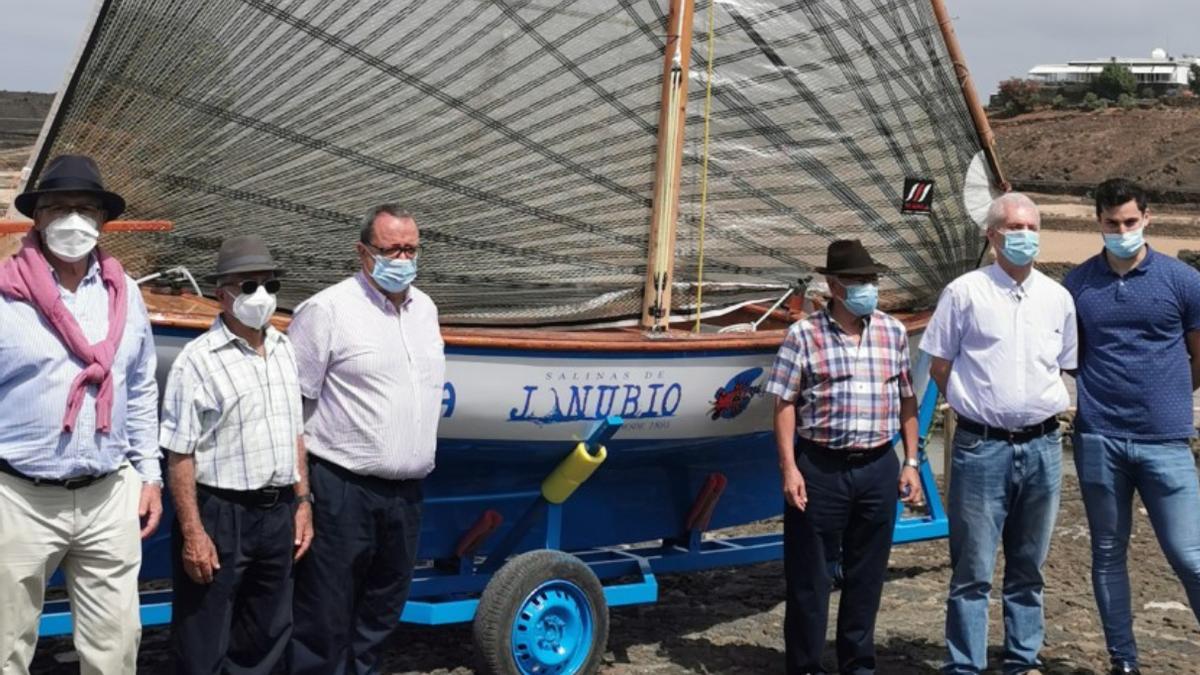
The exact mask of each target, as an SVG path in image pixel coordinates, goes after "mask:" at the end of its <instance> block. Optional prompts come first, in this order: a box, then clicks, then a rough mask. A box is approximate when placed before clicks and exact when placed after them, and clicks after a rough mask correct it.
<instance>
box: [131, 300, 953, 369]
mask: <svg viewBox="0 0 1200 675" xmlns="http://www.w3.org/2000/svg"><path fill="white" fill-rule="evenodd" d="M142 294H143V296H144V297H145V299H146V307H147V309H148V310H149V312H150V320H151V322H152V323H153V324H154V325H155V326H160V327H165V328H176V329H183V330H196V331H202V330H205V329H207V328H208V327H209V326H210V325H211V324H212V321H213V319H214V318H215V317H216V315H217V312H218V305H217V303H216V301H214V300H210V299H208V298H198V297H196V296H194V295H191V294H182V295H164V294H160V293H155V292H151V291H150V290H148V289H143V291H142ZM931 314H932V313H931V312H929V311H924V312H912V313H899V312H897V313H895V314H893V316H895V317H896V318H898V319H900V320H901V321H903V322H904V324H905V325H906V326H907V327H908V329H909V332H915V331H920V330H922V329H924V328H925V326H926V324H928V323H929V317H930V315H931ZM289 322H290V320H289V318H288V317H285V316H276V318H275V319H273V320H272V323H273V324H274V325H275V327H276V328H279V329H280V330H287V326H288V323H289ZM684 323H686V322H681V324H680V325H681V326H682V325H683V324H684ZM786 333H787V330H786V329H782V328H780V329H772V330H763V331H759V332H757V333H699V334H698V333H693V332H692V331H690V330H686V329H683V328H680V329H672V330H671V331H669V332H666V333H662V334H660V335H658V336H655V337H647V336H646V335H644V334H643V333H641V332H640V331H638V332H636V333H635V332H631V331H627V330H622V329H614V330H582V331H564V330H538V329H533V328H459V327H455V326H443V327H442V337H443V338H444V339H445V341H446V345H447V346H449V347H462V348H475V349H495V350H498V351H500V350H510V351H552V352H553V351H560V352H617V353H630V354H641V353H669V352H676V353H678V352H685V353H686V352H700V351H744V350H762V351H770V350H774V349H777V348H778V347H779V345H780V343H781V342H783V337H784V335H785V334H786Z"/></svg>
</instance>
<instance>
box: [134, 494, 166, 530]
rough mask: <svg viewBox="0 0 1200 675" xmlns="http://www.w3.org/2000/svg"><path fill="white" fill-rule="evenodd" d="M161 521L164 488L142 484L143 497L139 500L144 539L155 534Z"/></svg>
mask: <svg viewBox="0 0 1200 675" xmlns="http://www.w3.org/2000/svg"><path fill="white" fill-rule="evenodd" d="M161 519H162V486H161V485H159V484H158V483H142V496H141V498H139V499H138V520H139V521H140V522H141V524H142V539H147V538H149V537H150V535H152V534H154V531H155V530H157V529H158V521H159V520H161Z"/></svg>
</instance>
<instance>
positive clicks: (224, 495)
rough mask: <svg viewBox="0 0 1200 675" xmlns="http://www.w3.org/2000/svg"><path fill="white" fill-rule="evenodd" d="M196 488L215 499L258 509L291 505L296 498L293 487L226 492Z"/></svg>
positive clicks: (209, 486)
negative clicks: (285, 504) (218, 498)
mask: <svg viewBox="0 0 1200 675" xmlns="http://www.w3.org/2000/svg"><path fill="white" fill-rule="evenodd" d="M196 488H197V489H198V490H200V491H201V492H207V493H208V494H210V495H212V496H214V497H220V498H221V499H224V500H226V501H230V502H233V503H235V504H241V505H242V506H249V507H251V508H258V509H269V508H271V507H272V506H275V505H276V504H281V503H288V504H290V503H291V502H292V501H294V499H295V496H296V493H295V490H294V489H293V488H292V486H291V485H285V486H283V487H265V488H259V489H257V490H226V489H225V488H218V487H213V486H211V485H204V484H202V483H197V484H196Z"/></svg>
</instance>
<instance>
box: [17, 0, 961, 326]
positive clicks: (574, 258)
mask: <svg viewBox="0 0 1200 675" xmlns="http://www.w3.org/2000/svg"><path fill="white" fill-rule="evenodd" d="M716 10H717V15H716V26H717V27H716V31H715V43H714V44H715V49H716V55H717V56H716V61H715V79H714V87H713V104H712V111H713V112H712V143H711V156H710V163H709V194H708V204H709V213H708V220H707V225H706V232H705V234H706V253H705V257H704V278H705V289H704V295H703V298H704V305H705V309H706V310H715V309H719V308H721V307H727V306H731V305H734V304H736V303H739V302H744V301H747V300H751V299H758V298H770V297H773V296H775V295H777V294H778V289H781V288H783V287H785V286H786V284H788V283H789V282H791V281H793V280H794V279H795V278H797V277H798V276H801V275H803V274H805V273H806V271H807V270H809V269H810V268H811V266H813V265H819V264H820V263H821V261H822V258H823V255H824V250H825V247H826V245H827V244H828V242H829V241H830V240H832V239H835V238H839V237H858V238H861V239H863V240H864V241H865V242H866V243H867V244H868V246H869V247H870V248H871V250H872V252H873V254H874V255H875V256H876V257H877V258H879V259H881V260H882V261H883V262H885V263H886V264H888V265H890V266H891V267H892V269H893V270H894V271H895V273H894V274H893V275H892V276H890V277H889V278H887V279H886V280H885V289H886V290H887V291H889V292H888V293H886V294H885V295H886V297H887V298H888V299H889V302H890V303H891V305H893V306H896V305H907V306H912V305H919V304H923V303H928V302H930V301H931V300H932V299H933V298H934V296H935V294H936V293H937V291H938V290H939V289H940V288H941V287H942V286H943V285H944V284H945V282H946V281H948V280H949V279H951V278H953V277H954V276H956V275H957V274H959V273H961V272H963V271H964V270H966V269H968V268H969V267H970V266H972V265H973V264H974V257H975V255H977V253H978V250H979V247H980V244H981V241H980V238H979V234H978V231H977V230H976V228H975V226H974V225H973V224H972V223H971V222H970V220H969V218H968V217H967V216H966V214H965V213H964V210H963V207H962V205H961V200H960V199H959V193H960V190H961V187H962V178H963V175H964V173H965V171H966V167H967V165H968V163H969V162H970V160H971V158H972V157H973V156H974V155H975V153H976V152H977V151H978V149H979V147H978V141H977V139H976V135H975V132H974V130H973V127H972V126H971V123H970V119H969V116H968V111H967V109H966V106H965V104H964V102H963V100H962V97H961V94H960V91H959V89H958V84H957V82H956V80H955V77H954V72H953V69H952V67H951V65H950V63H949V59H948V57H947V55H946V50H945V46H944V44H943V42H942V38H941V34H940V32H939V30H938V27H937V24H936V23H935V21H934V18H933V14H932V10H931V9H930V7H929V5H928V2H927V0H855V1H848V2H843V1H833V0H828V1H821V0H804V1H801V2H794V3H788V4H778V3H764V2H743V1H736V2H734V1H719V2H718V3H717V7H716ZM707 11H708V5H707V3H706V2H700V3H698V6H697V7H696V11H695V19H696V28H695V37H694V42H693V54H692V74H691V79H690V93H689V99H690V102H689V106H688V123H689V128H688V141H687V148H686V157H685V160H684V163H685V166H684V173H683V183H684V184H683V198H682V204H681V214H680V226H679V239H678V249H677V276H676V282H677V286H676V289H677V290H676V302H675V306H674V308H673V310H674V311H673V313H675V314H686V313H688V312H690V311H692V310H693V309H694V305H695V293H694V290H695V287H694V283H693V282H694V280H695V278H696V273H697V266H698V255H697V241H698V221H699V218H698V216H699V212H698V207H699V199H700V195H699V192H700V191H699V176H700V171H699V167H700V162H701V156H702V146H701V140H702V137H701V133H702V128H703V117H702V114H703V107H704V106H703V104H704V84H705V79H706V76H705V66H706V50H707ZM666 13H667V3H666V2H665V0H653V1H647V0H612V1H608V0H587V1H583V0H561V1H558V2H551V1H543V0H538V1H518V0H510V1H502V0H497V1H494V2H487V1H483V0H466V1H458V2H444V1H437V2H435V1H422V0H411V1H399V0H204V2H196V1H194V0H174V1H172V0H108V1H106V2H104V3H102V5H101V6H100V10H99V12H98V16H97V21H96V24H95V27H94V29H93V31H92V34H91V37H90V39H89V44H88V46H87V47H86V48H85V49H84V51H83V53H82V56H81V59H80V62H79V64H78V65H77V67H76V69H75V74H74V77H73V79H72V83H71V85H70V86H69V87H68V88H67V91H66V93H65V94H64V96H63V97H62V98H61V100H60V108H59V110H58V113H57V116H56V117H55V119H54V120H53V121H52V123H51V125H50V126H49V128H48V134H47V137H46V141H45V143H44V145H43V147H41V149H40V151H39V153H38V158H37V163H36V164H35V167H34V172H35V175H34V176H33V178H32V179H35V178H36V171H37V170H39V169H40V167H41V166H42V165H43V164H44V162H45V160H46V159H47V158H48V157H51V156H53V155H56V154H60V153H65V152H79V153H86V154H91V155H93V156H94V157H96V158H97V159H98V160H99V161H100V162H101V166H102V169H103V170H104V172H105V176H106V180H107V182H108V183H109V184H110V187H111V188H112V189H114V190H116V191H118V192H120V193H122V194H123V195H124V196H125V197H126V198H127V199H128V201H129V204H130V207H129V212H128V215H127V217H133V218H147V219H151V218H153V219H158V218H162V219H169V220H173V221H174V222H175V230H174V231H173V232H172V233H170V234H163V235H145V234H139V235H112V236H110V237H108V241H107V242H106V246H108V247H109V249H110V250H112V251H114V252H115V253H116V254H118V255H119V256H121V257H122V259H123V260H125V261H126V263H127V265H128V266H129V267H131V268H132V271H134V272H135V273H148V272H152V271H155V270H157V269H161V268H165V267H168V266H174V265H180V264H182V265H185V266H187V267H189V268H190V269H192V270H193V271H194V272H197V273H200V272H206V271H209V269H210V267H211V265H212V264H213V258H214V251H215V249H216V247H217V246H218V244H219V242H220V240H221V239H222V238H223V237H225V236H228V235H231V234H235V233H242V232H247V231H255V232H259V233H261V234H262V235H264V236H265V237H266V238H267V240H268V242H269V243H270V244H271V245H272V247H273V249H274V250H275V252H276V254H277V255H278V256H279V257H280V258H281V259H282V262H283V263H284V264H285V265H286V266H287V268H288V270H289V274H288V278H287V284H286V286H285V288H286V292H285V293H284V294H283V297H282V299H283V304H284V305H294V304H295V303H297V302H299V301H300V300H302V299H303V298H304V297H307V296H308V295H309V294H311V293H312V292H314V291H316V290H319V289H320V288H322V287H324V286H326V285H328V284H330V283H332V282H334V281H336V280H338V279H340V278H342V277H343V276H344V275H346V274H347V273H349V272H350V271H352V270H353V269H354V268H355V266H356V264H357V261H356V257H355V254H354V250H353V245H354V242H355V241H356V240H357V236H358V229H359V227H360V225H361V220H362V216H363V213H364V212H365V211H366V210H367V209H368V208H369V207H371V206H372V205H374V204H376V203H379V202H384V201H393V202H400V203H401V204H403V205H405V206H406V207H407V208H408V209H409V210H411V211H412V212H414V213H415V214H416V216H417V220H418V223H419V224H420V225H421V227H422V243H423V250H422V254H421V260H420V266H421V271H420V277H419V279H418V285H419V286H421V287H422V288H423V289H424V290H425V291H427V292H428V293H430V294H431V295H432V296H433V297H434V298H435V300H436V301H437V302H438V304H439V306H440V308H441V311H442V318H443V319H444V320H445V321H447V322H451V323H454V322H457V323H482V324H486V323H493V324H524V325H537V324H547V323H559V322H584V321H600V320H607V319H614V318H622V317H631V316H636V315H637V314H638V313H639V309H640V303H641V294H642V284H643V279H644V275H645V269H646V249H647V239H648V231H649V222H650V199H651V196H652V194H653V180H654V164H655V151H656V135H657V124H658V112H659V98H660V93H661V92H660V87H661V73H662V62H663V55H662V49H663V44H664V39H665V34H666V28H665V24H666ZM906 178H920V179H932V180H934V181H935V185H936V187H935V191H934V202H933V210H932V215H928V216H923V215H915V216H914V215H908V216H904V215H901V213H900V203H901V201H902V194H901V193H902V192H903V189H904V184H905V179H906ZM32 179H31V180H32Z"/></svg>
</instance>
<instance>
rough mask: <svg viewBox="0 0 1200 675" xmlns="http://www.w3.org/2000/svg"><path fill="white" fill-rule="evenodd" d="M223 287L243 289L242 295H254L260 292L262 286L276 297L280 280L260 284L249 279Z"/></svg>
mask: <svg viewBox="0 0 1200 675" xmlns="http://www.w3.org/2000/svg"><path fill="white" fill-rule="evenodd" d="M221 285H222V286H228V287H230V288H238V289H241V291H242V295H254V294H255V293H257V292H258V287H259V286H262V287H263V288H265V289H267V292H268V293H270V294H271V295H275V294H276V293H278V292H279V280H278V279H268V280H267V281H263V282H258V281H255V280H254V279H247V280H245V281H243V282H241V283H229V284H221Z"/></svg>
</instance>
